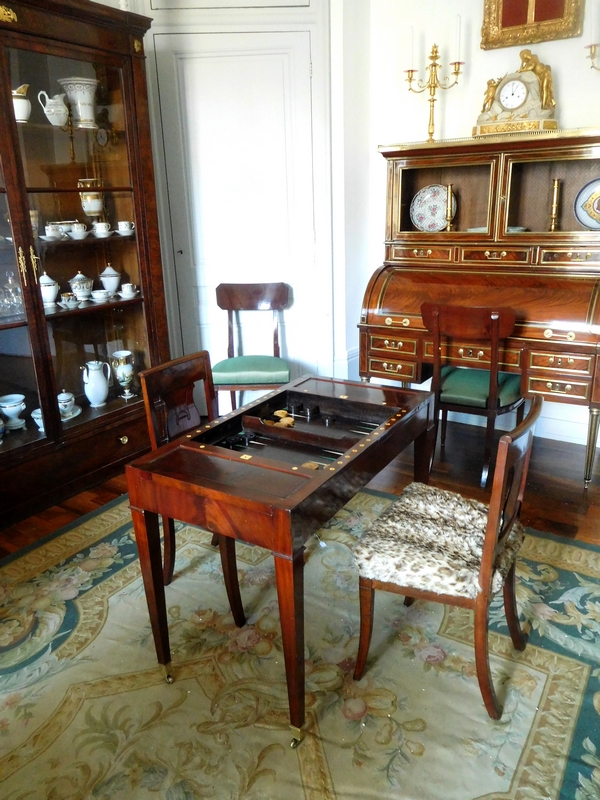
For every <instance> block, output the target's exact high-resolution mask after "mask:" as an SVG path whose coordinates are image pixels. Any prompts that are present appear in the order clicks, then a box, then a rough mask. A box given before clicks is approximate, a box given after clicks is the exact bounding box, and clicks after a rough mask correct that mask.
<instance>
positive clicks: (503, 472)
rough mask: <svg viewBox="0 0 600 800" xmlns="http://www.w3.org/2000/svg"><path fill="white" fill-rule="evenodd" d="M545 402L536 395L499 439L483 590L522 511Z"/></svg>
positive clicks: (482, 573) (487, 586) (488, 526)
mask: <svg viewBox="0 0 600 800" xmlns="http://www.w3.org/2000/svg"><path fill="white" fill-rule="evenodd" d="M542 404H543V399H542V398H541V397H540V396H539V395H536V396H535V397H534V398H533V400H532V403H531V408H530V409H529V413H528V414H527V416H526V417H525V419H524V420H523V421H522V422H521V423H520V425H517V427H516V428H514V430H512V431H510V433H505V434H504V435H503V436H502V437H501V438H500V443H499V445H498V455H497V456H496V468H495V470H494V479H493V483H492V494H491V497H490V507H489V508H490V510H489V514H488V522H487V528H486V534H485V542H484V546H483V557H482V563H481V572H480V576H479V580H480V583H481V587H482V589H483V590H484V591H486V590H488V589H489V584H490V580H491V575H492V568H493V565H494V562H495V558H496V553H497V552H498V550H499V549H501V548H502V547H503V546H504V540H505V538H506V536H508V534H509V533H510V530H511V528H512V526H513V525H514V523H515V521H516V520H517V519H518V518H519V515H520V513H521V503H522V502H523V494H524V492H525V484H526V482H527V472H528V469H529V461H530V458H531V447H532V445H533V433H534V426H535V423H536V421H537V419H538V417H539V416H540V412H541V410H542Z"/></svg>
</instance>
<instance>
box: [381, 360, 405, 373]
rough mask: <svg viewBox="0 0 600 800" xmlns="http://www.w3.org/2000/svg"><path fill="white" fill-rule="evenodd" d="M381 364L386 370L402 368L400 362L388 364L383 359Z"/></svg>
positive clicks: (398, 370) (394, 370)
mask: <svg viewBox="0 0 600 800" xmlns="http://www.w3.org/2000/svg"><path fill="white" fill-rule="evenodd" d="M382 366H383V368H384V370H385V371H386V372H400V371H401V370H402V364H388V363H387V361H384V362H383V364H382Z"/></svg>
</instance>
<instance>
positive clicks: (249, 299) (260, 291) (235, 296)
mask: <svg viewBox="0 0 600 800" xmlns="http://www.w3.org/2000/svg"><path fill="white" fill-rule="evenodd" d="M288 303H289V286H288V285H287V283H221V284H219V285H218V286H217V305H218V306H219V308H222V309H224V310H225V311H227V320H228V326H227V327H228V330H227V357H228V358H233V357H234V355H235V337H234V321H235V320H234V316H235V314H236V313H237V312H239V311H269V310H271V311H272V312H273V355H274V356H277V358H279V357H280V348H279V312H280V311H282V310H283V309H284V308H285V307H286V306H287V305H288Z"/></svg>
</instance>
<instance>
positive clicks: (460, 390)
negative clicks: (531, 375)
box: [440, 365, 521, 408]
mask: <svg viewBox="0 0 600 800" xmlns="http://www.w3.org/2000/svg"><path fill="white" fill-rule="evenodd" d="M440 388H441V395H440V400H441V402H443V403H457V404H459V405H464V406H474V407H476V408H486V407H487V399H488V394H489V391H490V373H489V372H488V370H485V369H469V368H466V367H453V366H449V365H447V366H445V367H442V378H441V386H440ZM520 396H521V376H520V375H513V374H511V373H510V372H499V373H498V406H508V405H511V404H512V403H515V402H516V401H517V400H518V399H519V398H520Z"/></svg>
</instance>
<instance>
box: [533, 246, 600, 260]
mask: <svg viewBox="0 0 600 800" xmlns="http://www.w3.org/2000/svg"><path fill="white" fill-rule="evenodd" d="M539 259H540V264H600V251H599V250H593V249H591V248H588V247H582V248H581V249H580V250H577V249H575V248H574V247H570V248H566V247H565V248H553V249H552V250H546V249H545V248H544V247H541V248H540V256H539Z"/></svg>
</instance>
